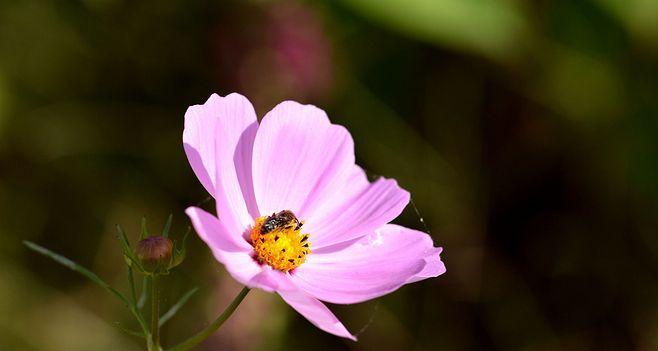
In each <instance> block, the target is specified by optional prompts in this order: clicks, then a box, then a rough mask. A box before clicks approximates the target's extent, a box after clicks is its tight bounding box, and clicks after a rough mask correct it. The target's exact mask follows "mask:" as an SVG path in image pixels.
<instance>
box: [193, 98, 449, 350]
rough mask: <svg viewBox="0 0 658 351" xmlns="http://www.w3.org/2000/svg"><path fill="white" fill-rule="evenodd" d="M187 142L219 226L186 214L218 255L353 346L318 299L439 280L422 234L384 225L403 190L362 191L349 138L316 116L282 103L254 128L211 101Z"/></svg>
mask: <svg viewBox="0 0 658 351" xmlns="http://www.w3.org/2000/svg"><path fill="white" fill-rule="evenodd" d="M183 144H184V148H185V152H186V154H187V157H188V159H189V162H190V164H191V165H192V169H193V170H194V172H195V173H196V175H197V177H198V178H199V180H200V181H201V183H202V184H203V186H204V187H205V188H206V190H207V191H208V192H209V193H210V194H212V195H213V196H214V197H215V200H216V207H217V208H216V209H217V216H218V217H219V218H218V217H216V216H215V215H213V214H210V213H207V212H205V211H203V210H202V209H199V208H196V207H190V208H188V209H187V210H186V213H187V214H188V216H189V217H190V219H191V220H192V223H193V225H194V228H195V229H196V231H197V233H198V234H199V236H200V237H201V239H203V240H204V241H205V242H206V244H207V245H208V246H209V247H210V249H211V250H212V252H213V254H214V256H215V258H216V259H217V260H218V261H219V262H221V263H223V264H224V265H225V266H226V269H227V270H228V272H229V273H230V274H231V276H232V277H233V278H234V279H236V280H237V281H239V282H240V283H242V284H244V285H246V286H248V287H251V288H260V289H262V290H266V291H270V292H271V291H275V292H277V293H278V294H279V295H280V296H281V297H282V298H283V299H284V300H285V301H286V302H287V303H288V304H289V305H290V306H292V307H293V308H294V309H295V310H297V311H298V312H299V313H300V314H302V315H303V316H304V317H306V318H307V319H308V320H309V321H310V322H311V323H313V324H314V325H316V326H317V327H318V328H320V329H322V330H324V331H327V332H329V333H332V334H335V335H338V336H342V337H346V338H350V339H352V340H356V338H355V337H354V336H353V335H352V334H350V332H348V331H347V329H346V328H345V327H344V326H343V324H342V323H341V322H340V321H339V320H338V319H337V318H336V316H334V314H333V313H332V312H331V311H330V310H329V309H328V308H327V307H326V306H325V305H324V304H323V303H322V302H321V301H326V302H330V303H337V304H352V303H358V302H362V301H366V300H369V299H373V298H376V297H379V296H382V295H384V294H387V293H390V292H392V291H394V290H396V289H397V288H399V287H400V286H402V285H404V284H407V283H411V282H415V281H419V280H422V279H426V278H430V277H436V276H438V275H440V274H442V273H444V272H445V267H444V265H443V263H442V262H441V259H440V257H439V254H440V252H441V248H436V247H433V243H432V239H431V238H430V236H429V235H427V234H425V233H422V232H419V231H416V230H412V229H408V228H404V227H401V226H398V225H393V224H388V223H389V222H390V221H391V220H393V219H394V218H396V217H397V216H398V215H399V214H400V213H401V212H402V210H403V209H404V208H405V206H406V205H407V203H408V202H409V193H408V192H407V191H405V190H403V189H401V188H400V187H399V186H398V185H397V182H396V181H395V180H392V179H385V178H380V179H378V180H376V181H374V182H373V183H370V182H369V181H368V180H367V178H366V175H365V173H364V171H363V170H362V169H361V168H360V167H358V166H357V165H356V164H355V163H354V142H353V140H352V137H351V135H350V134H349V132H348V131H347V130H346V129H345V128H344V127H342V126H339V125H335V124H331V122H330V121H329V118H328V117H327V115H326V114H325V112H324V111H322V110H320V109H318V108H317V107H314V106H311V105H301V104H299V103H296V102H293V101H285V102H282V103H280V104H279V105H277V106H276V107H275V108H274V109H273V110H272V111H270V112H268V113H267V114H266V115H265V117H264V118H263V120H262V122H261V123H260V125H259V124H258V120H257V119H256V113H255V111H254V108H253V107H252V105H251V103H250V102H249V101H248V100H247V99H246V98H245V97H244V96H242V95H239V94H230V95H228V96H226V97H220V96H218V95H216V94H213V95H212V96H211V97H210V99H208V101H207V102H206V103H205V104H204V105H195V106H191V107H190V108H189V109H188V110H187V112H186V114H185V130H184V132H183ZM298 218H299V219H298Z"/></svg>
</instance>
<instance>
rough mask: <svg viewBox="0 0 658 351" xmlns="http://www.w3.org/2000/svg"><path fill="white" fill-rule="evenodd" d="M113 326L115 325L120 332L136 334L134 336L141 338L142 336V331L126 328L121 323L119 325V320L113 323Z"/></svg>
mask: <svg viewBox="0 0 658 351" xmlns="http://www.w3.org/2000/svg"><path fill="white" fill-rule="evenodd" d="M114 326H115V327H117V328H118V329H119V330H121V331H122V332H124V333H126V334H128V335H132V336H136V337H138V338H142V339H143V338H144V333H142V332H138V331H135V330H131V329H128V328H126V327H124V326H123V325H121V323H119V322H116V323H114Z"/></svg>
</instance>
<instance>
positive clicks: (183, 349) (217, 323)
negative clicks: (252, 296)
mask: <svg viewBox="0 0 658 351" xmlns="http://www.w3.org/2000/svg"><path fill="white" fill-rule="evenodd" d="M247 293H249V288H247V287H244V288H243V289H242V291H240V293H239V294H238V296H236V297H235V299H233V301H232V302H231V304H230V305H228V307H226V309H225V310H224V312H222V314H220V315H219V317H217V319H215V320H214V321H213V322H212V323H211V324H210V325H209V326H207V327H206V329H204V330H202V331H200V332H198V333H197V334H196V335H194V336H192V337H190V338H189V339H187V340H185V341H183V342H182V343H180V344H178V345H176V346H174V347H172V348H170V349H169V350H167V351H187V350H190V349H191V348H193V347H194V346H196V345H198V344H200V343H201V342H202V341H203V340H205V339H206V338H207V337H209V336H210V335H212V333H214V332H215V331H217V329H219V327H221V326H222V324H224V322H226V320H227V319H228V318H229V317H230V316H231V314H233V312H235V310H236V309H237V308H238V306H239V305H240V302H242V300H244V297H245V296H247Z"/></svg>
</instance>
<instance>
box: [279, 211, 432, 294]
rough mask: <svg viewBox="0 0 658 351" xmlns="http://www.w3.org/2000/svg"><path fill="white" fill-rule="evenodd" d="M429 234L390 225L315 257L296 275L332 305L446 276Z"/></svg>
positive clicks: (303, 285)
mask: <svg viewBox="0 0 658 351" xmlns="http://www.w3.org/2000/svg"><path fill="white" fill-rule="evenodd" d="M439 253H440V249H439V248H435V247H433V243H432V239H431V238H430V236H429V235H427V234H425V233H423V232H419V231H417V230H412V229H408V228H404V227H401V226H398V225H393V224H388V225H385V226H383V227H381V228H379V229H377V230H375V231H374V232H373V233H371V234H369V235H367V236H365V237H363V238H361V239H360V240H359V241H357V242H356V243H354V244H353V245H351V246H348V247H346V248H343V249H342V250H340V251H335V252H331V253H325V254H318V253H315V252H312V253H311V254H310V255H308V256H307V258H306V262H305V263H304V264H302V265H301V266H299V267H298V268H297V269H296V270H295V271H294V273H293V274H292V281H293V283H294V284H295V285H297V286H298V287H299V288H300V289H302V290H304V291H306V292H307V293H308V294H310V295H312V296H314V297H316V298H318V299H320V300H322V301H327V302H332V303H345V304H350V303H358V302H362V301H366V300H370V299H373V298H375V297H379V296H382V295H385V294H388V293H390V292H392V291H394V290H396V289H398V288H399V287H400V286H402V285H404V284H406V283H409V282H413V281H418V280H422V279H426V278H429V277H435V276H438V275H439V274H442V273H443V272H445V267H444V266H443V263H442V262H441V260H440V258H439Z"/></svg>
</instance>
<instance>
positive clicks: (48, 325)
mask: <svg viewBox="0 0 658 351" xmlns="http://www.w3.org/2000/svg"><path fill="white" fill-rule="evenodd" d="M657 78H658V2H657V1H653V0H582V1H572V0H550V1H543V0H537V1H527V0H526V1H523V0H516V1H503V0H500V1H497V0H342V1H329V0H327V1H314V2H310V1H308V2H303V1H266V0H260V1H255V0H252V1H196V0H195V1H155V0H138V1H128V0H53V1H45V0H37V1H21V0H2V1H1V2H0V266H1V268H0V349H2V350H35V351H37V350H39V351H40V350H44V351H50V350H73V351H77V350H85V351H87V350H129V351H130V350H139V349H141V347H142V345H141V341H140V340H139V339H136V338H134V337H131V336H129V335H126V334H123V333H122V332H121V331H120V330H119V328H117V327H116V323H117V322H118V323H121V325H124V326H126V327H129V328H135V325H134V322H133V321H132V320H131V319H130V318H131V317H130V316H129V313H128V312H127V310H125V309H124V308H123V307H122V306H121V304H120V303H119V302H117V301H116V300H115V299H114V298H113V297H112V296H110V295H108V294H106V292H105V291H102V290H101V289H100V288H98V287H97V286H95V285H92V284H90V283H89V282H88V281H86V280H85V279H84V278H82V277H81V276H79V275H77V274H75V273H73V272H71V271H68V270H66V269H65V268H63V267H60V266H58V265H56V264H54V263H53V262H51V261H49V260H48V259H46V258H44V257H41V256H39V255H37V254H35V253H33V252H30V251H28V250H27V249H26V248H25V247H24V246H23V245H22V243H21V242H22V240H32V241H35V242H37V243H40V244H42V245H45V246H47V247H50V248H52V249H53V250H55V251H58V252H61V253H63V254H65V255H66V256H68V257H71V258H73V259H75V260H77V261H78V262H80V263H81V264H83V265H85V266H87V267H90V268H92V269H93V270H94V271H96V272H98V274H99V275H100V276H102V277H103V278H104V279H106V280H108V281H109V282H111V283H112V284H113V285H115V286H116V287H117V288H119V289H123V290H124V291H125V289H126V288H127V283H126V279H125V278H126V273H125V267H124V266H123V265H122V264H121V262H122V258H121V254H120V247H119V244H118V242H117V240H116V238H115V232H114V225H115V224H117V223H118V224H121V225H122V226H124V227H125V228H126V229H127V231H128V234H129V236H130V237H131V238H132V239H133V240H135V238H136V237H137V235H138V228H139V221H140V218H141V217H142V216H143V215H144V216H146V217H147V218H148V221H149V228H150V230H151V231H154V232H157V231H158V230H160V229H161V228H162V226H163V224H164V222H165V219H166V217H167V215H168V214H169V213H173V214H174V227H173V228H174V236H175V237H180V236H181V235H182V233H183V232H184V231H185V230H186V228H187V226H188V225H189V223H188V220H187V218H186V217H185V216H184V214H183V212H182V211H183V209H184V208H185V207H187V206H189V205H194V204H202V206H203V207H205V208H207V209H212V208H213V204H212V202H211V201H207V200H208V199H207V194H205V192H204V190H203V187H202V186H201V185H200V184H199V183H198V181H197V180H196V178H195V176H194V175H193V173H192V171H191V169H190V167H189V166H188V164H187V161H186V159H185V156H184V153H183V148H182V146H181V133H182V128H183V114H184V112H185V109H186V108H187V106H189V105H192V104H198V103H202V102H204V101H205V100H206V99H207V98H208V96H209V95H210V94H211V93H212V92H218V93H220V94H222V95H225V94H227V93H230V92H234V91H237V92H241V93H242V94H244V95H246V96H248V97H249V98H250V99H251V100H252V102H253V103H254V105H255V107H256V110H257V112H258V114H259V115H261V116H262V115H263V114H264V113H265V112H267V111H268V110H269V109H270V108H271V107H273V106H274V105H275V104H276V103H277V102H279V101H281V100H284V99H293V100H297V101H300V102H305V103H313V104H316V105H318V106H321V107H322V108H324V109H325V110H327V111H328V113H329V115H330V116H331V118H332V120H333V121H334V122H336V123H340V124H343V125H345V126H347V127H348V129H349V130H350V131H351V132H352V134H353V136H354V139H355V142H356V152H357V159H358V162H359V163H360V164H361V165H363V166H364V167H365V168H366V169H367V170H368V172H369V173H370V174H371V175H372V176H373V177H374V176H376V175H386V176H389V177H394V178H397V179H398V180H399V182H400V183H401V184H402V186H404V187H405V188H407V189H409V190H410V191H411V193H412V197H413V201H414V203H415V205H416V207H417V209H418V212H416V211H415V210H414V208H413V207H412V206H410V207H409V208H407V210H406V211H405V213H404V214H403V215H402V216H401V217H400V218H399V219H398V220H397V222H398V223H400V224H403V225H406V226H409V227H412V228H417V229H421V230H428V231H429V232H430V233H431V235H432V237H433V238H434V240H435V242H436V243H437V244H438V245H440V246H443V247H444V253H443V255H442V257H443V260H444V261H445V263H446V266H447V268H448V272H447V273H446V274H445V275H443V276H441V277H439V278H437V279H432V280H428V281H424V282H421V283H416V284H413V285H410V286H406V287H404V288H402V289H400V290H399V291H397V292H395V293H393V294H391V295H389V296H386V297H383V298H380V299H377V300H376V301H371V302H367V303H363V304H359V305H355V306H332V308H333V310H334V311H335V312H336V314H337V315H338V316H339V317H340V318H341V319H342V320H343V321H344V322H345V324H346V325H347V326H348V328H349V329H350V330H352V331H353V332H355V333H358V335H359V338H360V341H359V342H358V343H352V342H349V341H345V340H342V339H339V338H336V337H333V336H331V335H328V334H325V333H323V332H321V331H319V330H318V329H316V328H314V327H313V326H312V325H311V324H309V323H308V322H306V321H305V320H304V319H303V318H302V317H300V316H298V315H297V314H296V313H295V312H294V311H292V310H291V309H290V308H289V307H287V306H286V305H285V304H284V303H283V302H282V301H281V300H280V299H278V297H277V296H274V295H270V294H267V293H264V292H260V291H257V292H253V293H251V294H250V295H249V296H248V297H247V299H246V302H245V303H244V304H243V305H242V306H240V308H239V310H238V312H237V313H236V314H235V315H234V316H233V318H232V319H231V320H230V321H229V322H228V323H227V324H226V326H225V328H223V329H222V330H221V331H220V332H219V333H217V334H216V335H215V336H214V337H213V338H212V339H210V340H209V341H208V342H206V343H204V344H203V345H202V347H200V348H199V349H200V350H308V349H313V350H324V349H327V350H656V349H658V187H657V185H656V183H657V180H658V118H657V117H658V79H657ZM188 244H189V245H188V246H189V247H188V250H189V256H188V259H187V260H186V261H185V262H184V264H183V265H182V266H180V267H179V269H178V270H177V271H176V272H175V274H172V275H171V276H169V277H167V278H166V279H165V283H164V284H166V286H167V290H166V292H165V293H164V295H165V302H164V308H166V307H167V306H168V304H171V303H173V301H175V300H176V299H177V297H178V296H180V295H181V294H182V293H183V292H184V291H186V290H187V289H189V288H190V287H193V286H198V287H199V292H198V293H197V294H196V295H195V297H194V299H193V300H192V301H191V302H190V303H189V304H188V305H187V306H186V307H185V308H184V310H183V311H182V312H180V313H179V315H178V316H177V317H176V318H175V319H174V320H172V321H171V322H169V323H168V324H167V325H166V326H165V329H164V333H165V337H164V341H165V344H166V345H171V344H173V343H175V342H176V341H179V340H181V339H182V338H184V337H186V336H188V335H190V334H192V333H193V332H195V331H197V330H199V329H201V328H202V327H203V326H204V325H205V324H206V323H207V321H209V320H211V319H212V318H214V317H215V316H216V315H217V313H218V312H219V311H221V310H222V309H223V307H224V306H225V305H226V304H227V303H228V301H230V300H231V299H232V297H233V296H234V295H235V294H236V293H237V292H238V291H239V289H240V287H239V286H238V285H237V284H236V283H235V282H233V281H232V280H231V279H230V278H229V277H228V276H227V274H226V272H225V270H224V269H223V267H221V266H220V265H219V264H218V263H216V262H215V261H214V260H213V259H212V257H211V254H210V253H209V250H208V249H207V248H206V247H204V246H203V245H202V243H201V242H200V240H199V239H198V238H196V236H191V237H190V240H189V242H188Z"/></svg>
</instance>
